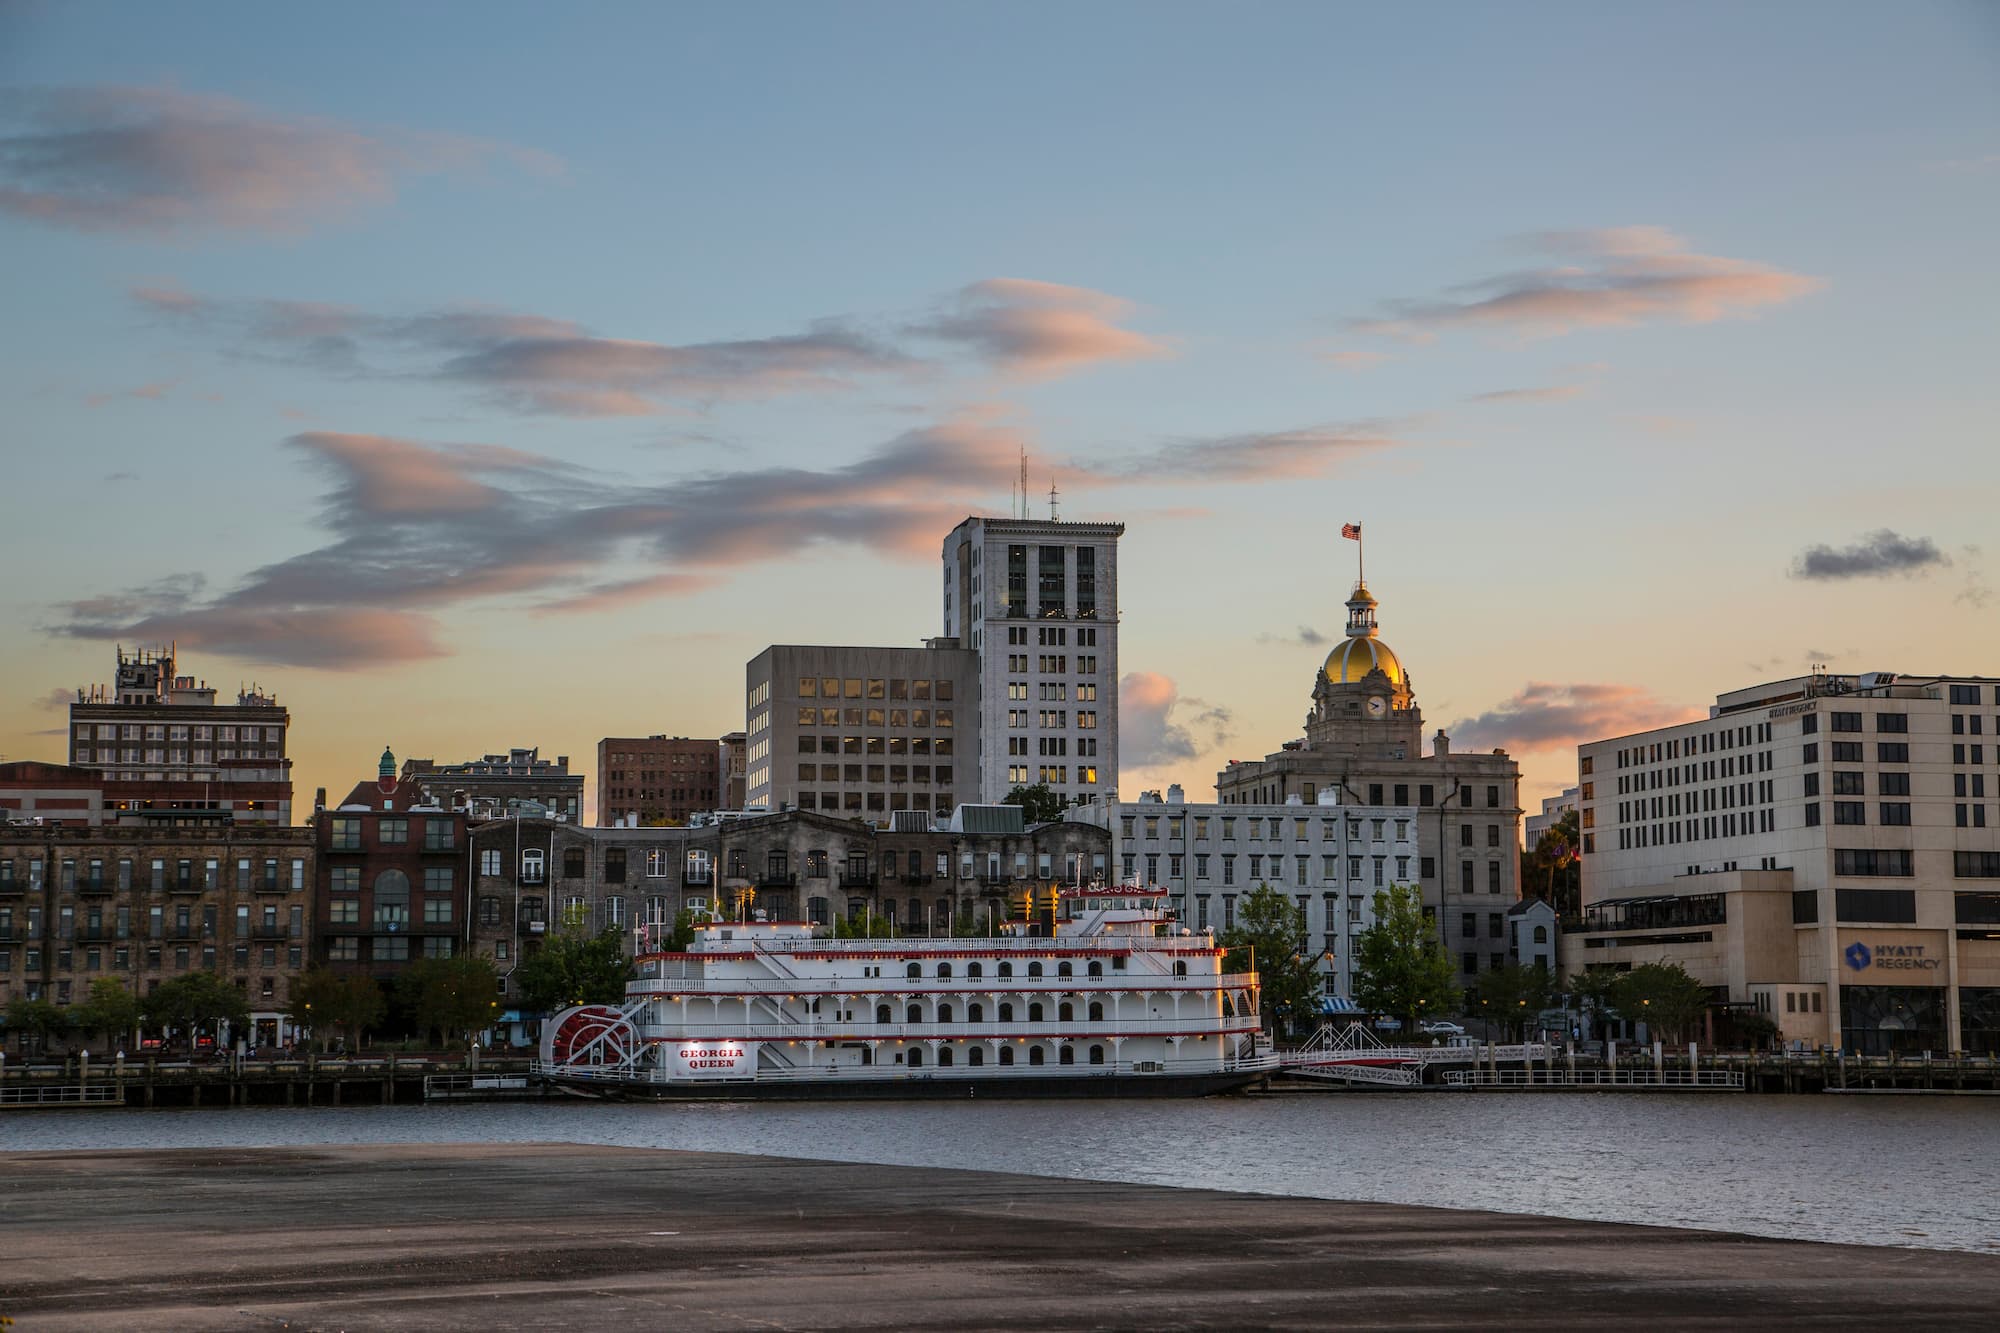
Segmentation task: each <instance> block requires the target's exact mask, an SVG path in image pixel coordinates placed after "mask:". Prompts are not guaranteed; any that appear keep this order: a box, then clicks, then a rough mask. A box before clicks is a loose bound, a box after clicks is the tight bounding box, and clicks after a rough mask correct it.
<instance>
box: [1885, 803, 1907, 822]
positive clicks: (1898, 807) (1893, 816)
mask: <svg viewBox="0 0 2000 1333" xmlns="http://www.w3.org/2000/svg"><path fill="white" fill-rule="evenodd" d="M1881 815H1882V822H1883V823H1884V824H1896V825H1908V824H1909V822H1910V803H1909V802H1908V801H1884V802H1882V809H1881Z"/></svg>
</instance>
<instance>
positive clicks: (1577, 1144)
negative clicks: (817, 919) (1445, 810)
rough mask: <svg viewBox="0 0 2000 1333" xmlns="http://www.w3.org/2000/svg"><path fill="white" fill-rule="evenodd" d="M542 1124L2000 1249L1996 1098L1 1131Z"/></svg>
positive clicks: (365, 1115)
mask: <svg viewBox="0 0 2000 1333" xmlns="http://www.w3.org/2000/svg"><path fill="white" fill-rule="evenodd" d="M547 1141H562V1142H573V1143H597V1144H610V1145H616V1146H620V1147H637V1148H683V1149H696V1150H701V1151H711V1152H735V1153H755V1154H761V1155H766V1156H784V1157H807V1158H817V1159H821V1160H827V1161H843V1162H879V1163H885V1164H892V1165H909V1166H942V1167H967V1168H973V1169H981V1170H992V1171H1019V1172H1026V1173H1029V1174H1033V1175H1046V1176H1070V1177H1079V1178H1085V1179H1094V1180H1117V1181H1136V1182H1140V1183H1145V1184H1159V1185H1188V1186H1202V1187H1207V1188H1213V1189H1230V1190H1248V1191H1253V1192H1258V1193H1265V1194H1295V1195H1305V1196H1309V1197H1313V1198H1325V1199H1367V1200H1375V1201H1380V1202H1387V1203H1407V1204H1427V1205H1432V1206H1436V1207H1445V1208H1482V1209H1493V1210H1496V1211H1500V1212H1512V1213H1543V1214H1550V1215H1554V1216H1559V1217H1573V1218H1586V1219H1594V1220H1600V1221H1614V1222H1641V1223H1651V1224H1655V1225H1662V1226H1687V1227H1700V1228H1706V1229H1711V1230H1729V1231H1748V1232H1754V1233H1757V1234H1761V1235H1767V1236H1783V1237H1791V1238H1796V1239H1805V1240H1830V1241H1852V1242H1858V1243H1862V1244H1869V1245H1906V1246H1921V1247H1929V1248H1938V1249H1966V1250H1982V1251H1987V1252H1992V1253H2000V1099H1985V1098H1971V1097H1967V1098H1946V1097H1938V1098H1929V1097H1831V1096H1828V1097H1796V1096H1795V1097H1755V1096H1713V1097H1704V1096H1699V1095H1696V1096H1687V1097H1649V1096H1634V1095H1617V1094H1607V1095H1599V1096H1589V1095H1571V1094H1552V1095H1536V1094H1532V1093H1521V1094H1508V1095H1506V1096H1477V1095H1466V1096H1451V1095H1445V1096H1439V1095H1436V1094H1416V1095H1401V1094H1395V1093H1379V1094H1346V1095H1340V1094H1336V1095H1326V1096H1311V1095H1300V1096H1291V1097H1273V1098H1222V1099H1211V1100H1205V1101H1188V1102H1171V1101H1161V1102H1125V1103H1115V1102H1055V1101H1011V1102H1010V1101H992V1102H987V1101H980V1102H971V1103H957V1102H952V1103H926V1102H911V1103H882V1104H876V1105H868V1104H860V1105H857V1104H853V1103H848V1104H787V1103H776V1102H767V1103H736V1104H709V1105H697V1104H677V1105H676V1104H670V1105H660V1106H654V1105H646V1106H641V1105H620V1104H596V1103H585V1102H573V1101H566V1102H560V1103H549V1104H541V1103H514V1104H508V1103H497V1104H491V1105H484V1106H464V1105H458V1106H400V1107H351V1108H343V1109H311V1110H306V1109H295V1110H287V1109H280V1108H272V1109H268V1110H266V1109H245V1110H227V1109H223V1110H199V1111H53V1112H17V1111H10V1112H6V1113H4V1114H0V1149H5V1150H38V1149H76V1148H195V1147H200V1148H212V1147H230V1146H241V1147H266V1146H269V1147H281V1146H299V1145H309V1144H322V1143H327V1144H331V1143H343V1144H354V1143H520V1142H547Z"/></svg>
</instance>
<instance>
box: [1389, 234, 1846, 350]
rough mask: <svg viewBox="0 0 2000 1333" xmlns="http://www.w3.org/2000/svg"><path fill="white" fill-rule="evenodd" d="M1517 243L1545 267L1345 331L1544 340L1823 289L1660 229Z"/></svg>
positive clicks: (1730, 312) (1395, 308)
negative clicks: (1471, 333)
mask: <svg viewBox="0 0 2000 1333" xmlns="http://www.w3.org/2000/svg"><path fill="white" fill-rule="evenodd" d="M1523 239H1524V243H1525V244H1526V245H1527V247H1528V248H1529V249H1530V250H1532V251H1534V252H1535V253H1538V254H1540V255H1542V256H1544V257H1545V259H1546V260H1547V261H1548V262H1546V263H1544V264H1543V265H1541V266H1540V267H1535V268H1529V269H1525V270H1515V271H1511V272H1507V273H1500V274H1496V275H1494V276H1493V277H1490V278H1481V279H1478V280H1476V281H1473V282H1468V283H1463V284H1460V285H1459V286H1457V287H1454V288H1451V289H1450V290H1449V292H1448V293H1447V295H1446V296H1444V297H1442V298H1440V299H1436V300H1428V301H1425V300H1400V301H1393V302H1391V303H1389V305H1388V307H1387V308H1386V310H1385V311H1384V313H1382V314H1381V315H1377V316H1373V317H1370V318H1367V319H1359V320H1354V321H1352V322H1351V327H1353V328H1355V329H1357V330H1359V331H1362V332H1368V333H1384V334H1390V335H1393V336H1397V337H1403V338H1409V339H1414V340H1424V339H1427V338H1430V337H1433V336H1435V335H1436V334H1437V333H1439V332H1442V331H1446V330H1450V329H1455V328H1491V329H1500V330H1505V331H1508V332H1515V333H1522V334H1527V335H1535V336H1549V335H1554V334H1561V333H1569V332H1572V331H1574V330H1576V329H1583V328H1601V327H1611V326H1618V325H1632V324H1645V323H1659V322H1669V323H1684V324H1704V323H1709V322H1711V321H1714V320H1718V319H1723V318H1727V317H1730V316H1741V315H1747V314H1750V313H1752V312H1754V311H1757V310H1759V309H1762V308H1764V307H1767V306H1774V305H1781V304H1783V303H1784V302H1786V301H1791V300H1794V299H1796V298H1798V297H1800V296H1803V295H1805V294H1806V293H1808V292H1811V291H1814V290H1816V289H1817V288H1819V287H1820V286H1821V285H1822V283H1821V281H1820V280H1819V279H1818V278H1812V277H1807V276H1804V275H1802V274H1797V273H1788V272H1786V271H1784V270H1783V269H1778V268H1773V267H1771V266H1769V265H1766V264H1760V263H1756V262H1753V261H1751V260H1744V259H1727V258H1722V257H1720V256H1716V255H1704V254H1698V253H1696V252H1694V251H1692V250H1689V249H1688V248H1687V243H1686V242H1685V241H1683V240H1682V239H1681V238H1680V237H1679V236H1677V235H1675V234H1674V233H1673V232H1671V231H1668V230H1666V229H1665V228H1662V227H1613V228H1607V229H1602V230H1597V231H1562V232H1542V233H1539V234H1537V235H1534V236H1531V237H1526V238H1523Z"/></svg>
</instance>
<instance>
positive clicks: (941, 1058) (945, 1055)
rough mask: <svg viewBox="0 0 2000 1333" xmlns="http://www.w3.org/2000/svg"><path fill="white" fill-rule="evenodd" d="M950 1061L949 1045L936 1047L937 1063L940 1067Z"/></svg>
mask: <svg viewBox="0 0 2000 1333" xmlns="http://www.w3.org/2000/svg"><path fill="white" fill-rule="evenodd" d="M950 1063H951V1047H949V1046H940V1047H938V1065H939V1066H940V1067H943V1066H945V1065H948V1064H950Z"/></svg>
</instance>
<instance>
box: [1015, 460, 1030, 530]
mask: <svg viewBox="0 0 2000 1333" xmlns="http://www.w3.org/2000/svg"><path fill="white" fill-rule="evenodd" d="M1027 516H1028V446H1027V445H1025V444H1024V445H1022V446H1021V512H1020V513H1019V514H1017V515H1016V516H1015V517H1017V518H1023V519H1025V518H1026V517H1027Z"/></svg>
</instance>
